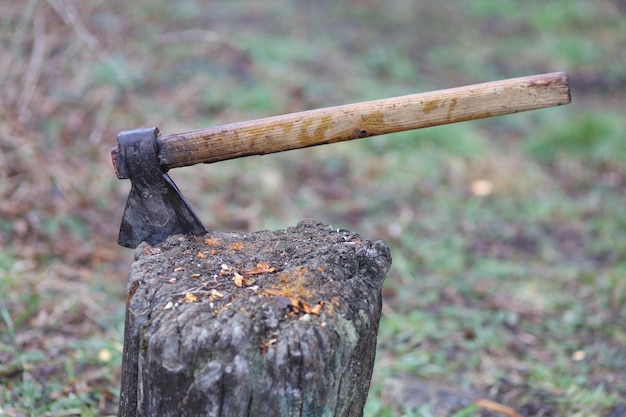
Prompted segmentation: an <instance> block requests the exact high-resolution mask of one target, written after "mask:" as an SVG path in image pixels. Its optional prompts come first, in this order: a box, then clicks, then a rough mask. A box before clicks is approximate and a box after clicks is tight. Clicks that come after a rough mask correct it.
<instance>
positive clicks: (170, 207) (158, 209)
mask: <svg viewBox="0 0 626 417" xmlns="http://www.w3.org/2000/svg"><path fill="white" fill-rule="evenodd" d="M158 135H159V130H158V128H156V127H152V128H147V129H137V130H130V131H125V132H121V133H120V134H119V135H118V136H117V141H118V146H119V148H118V149H119V153H118V155H117V158H118V160H117V161H115V164H116V165H117V166H118V167H119V168H120V172H122V173H123V174H122V175H123V176H122V178H130V181H131V190H130V194H129V195H128V200H127V201H126V208H125V209H124V215H123V217H122V224H121V226H120V233H119V238H118V243H119V244H120V245H121V246H124V247H127V248H136V247H137V246H138V245H139V244H140V243H141V242H144V241H145V242H147V243H149V244H151V245H154V244H157V243H160V242H163V241H164V240H165V239H167V238H168V237H169V236H172V235H176V234H194V235H202V234H205V233H207V229H206V228H205V227H204V225H203V224H202V222H201V221H200V220H199V219H198V216H197V215H196V214H195V213H194V211H193V209H192V208H191V206H190V205H189V203H188V202H187V201H186V200H185V198H184V197H183V196H182V194H181V193H180V190H179V189H178V187H177V186H176V184H174V181H172V179H171V178H170V176H169V175H168V174H167V173H166V172H164V171H163V169H162V168H161V166H160V164H159V158H158V155H157V143H156V138H157V137H158Z"/></svg>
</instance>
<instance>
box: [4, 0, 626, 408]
mask: <svg viewBox="0 0 626 417" xmlns="http://www.w3.org/2000/svg"><path fill="white" fill-rule="evenodd" d="M18 3H19V2H16V3H15V4H10V5H9V4H7V5H5V6H1V7H2V13H1V15H2V20H1V21H0V45H1V46H2V48H0V85H1V88H0V91H1V93H2V96H3V98H2V100H0V109H1V111H0V178H1V180H0V243H1V245H2V246H1V247H2V251H1V252H0V415H7V416H22V415H111V414H115V412H116V405H117V401H118V395H119V393H118V389H119V388H118V384H119V366H120V362H121V359H120V357H121V348H122V347H121V341H122V339H123V338H122V331H123V313H124V298H125V295H124V293H125V284H126V282H125V280H126V273H127V271H128V267H129V265H130V262H131V261H132V251H127V250H124V249H121V248H118V247H117V246H116V245H115V242H116V239H117V237H116V234H117V227H118V224H119V220H120V217H121V213H122V209H123V205H124V199H125V196H126V194H127V192H128V184H127V183H126V182H124V181H117V180H116V179H115V178H114V175H113V173H112V170H111V166H110V160H109V156H108V153H109V150H110V148H111V147H112V146H113V145H114V142H115V140H114V138H115V135H116V134H117V133H118V132H119V131H121V130H127V129H132V128H135V127H140V126H150V125H158V126H160V127H161V129H162V130H163V133H164V134H169V133H173V132H178V131H185V130H191V129H196V128H201V127H205V126H210V125H214V124H219V123H228V122H233V121H240V120H246V119H251V118H256V117H263V116H269V115H273V114H279V113H284V112H291V111H297V110H303V109H309V108H316V107H323V106H328V105H334V104H342V103H348V102H355V101H359V100H367V99H375V98H383V97H388V96H393V95H401V94H408V93H413V92H419V91H426V90H430V89H436V88H446V87H453V86H458V85H463V84H469V83H474V82H483V81H490V80H495V79H498V78H508V77H515V76H521V75H529V74H532V73H541V72H549V71H556V70H567V71H568V72H569V73H570V77H571V83H572V84H571V86H572V96H573V102H572V104H571V105H569V106H565V107H560V108H555V109H545V110H540V111H536V112H529V113H523V114H517V115H511V116H504V117H499V118H495V119H488V120H484V121H477V122H467V123H463V124H458V125H450V126H443V127H437V128H431V129H425V130H421V131H414V132H406V133H402V134H397V135H393V136H388V137H377V138H371V139H367V140H365V141H360V142H353V143H352V142H351V143H341V144H337V145H332V146H327V147H319V148H314V149H306V150H301V151H298V152H293V153H292V152H289V153H285V154H277V155H269V156H265V157H262V158H245V159H241V160H233V161H225V162H222V163H219V165H212V166H211V165H209V166H194V167H190V168H181V169H179V170H175V171H174V172H173V173H172V176H173V177H174V179H175V180H176V182H177V184H178V185H179V187H180V188H181V189H182V191H183V193H184V194H185V195H186V196H187V197H188V198H189V199H190V200H191V201H192V204H193V206H194V207H196V208H197V209H198V210H199V211H200V216H201V218H202V219H203V220H204V222H205V223H206V224H207V225H209V226H210V227H216V228H220V229H224V230H231V229H236V230H246V231H252V230H259V229H266V228H282V227H287V226H291V225H294V224H295V223H297V221H299V220H300V219H302V218H306V217H315V218H318V219H320V220H322V221H324V222H326V223H329V224H333V225H335V226H338V227H346V228H349V229H352V230H354V231H357V232H359V233H361V234H362V235H363V236H365V237H367V238H371V239H383V240H385V241H386V242H387V243H388V244H389V245H390V246H391V248H392V255H393V259H394V264H393V267H392V270H391V272H390V274H389V277H388V279H387V281H386V286H385V290H384V291H385V292H384V299H385V306H384V314H383V318H382V322H381V327H380V332H379V348H378V355H377V364H376V368H375V372H374V378H373V381H372V387H371V392H370V397H369V401H368V404H367V407H366V415H368V416H373V417H378V416H380V417H382V416H390V415H406V416H430V415H454V416H458V417H460V416H487V415H495V414H497V413H496V411H495V410H494V409H493V408H491V409H490V408H489V404H493V403H495V404H500V405H503V406H507V407H510V408H511V409H513V410H515V411H516V412H517V413H519V414H521V415H548V416H560V415H574V416H594V415H608V414H610V413H611V411H613V410H618V409H620V407H622V408H623V407H625V404H626V385H625V383H624V380H623V369H625V367H626V353H625V352H626V327H624V323H626V308H625V306H626V284H625V283H626V280H624V276H625V274H626V256H625V255H624V254H625V253H626V245H625V244H624V243H623V242H624V239H623V236H624V233H625V232H626V214H625V212H624V209H623V202H624V198H625V194H624V189H625V188H624V187H625V185H626V146H624V134H623V132H624V131H626V129H625V128H626V123H625V122H624V120H623V116H622V114H621V113H622V112H620V111H619V110H620V109H621V108H623V107H624V99H623V97H621V96H620V94H619V93H618V92H619V91H621V89H623V86H624V83H625V82H626V73H625V72H624V67H625V65H624V64H625V62H624V55H623V50H624V46H625V45H624V44H625V42H626V38H625V37H624V33H626V31H625V30H624V29H625V28H624V25H625V24H626V23H625V21H624V19H622V18H621V16H622V14H623V9H620V7H622V6H621V5H620V4H619V2H603V3H599V4H594V6H593V8H591V7H590V6H589V4H588V2H586V1H582V0H581V1H568V2H565V1H561V0H559V1H552V2H546V3H545V4H541V5H534V4H533V5H532V7H531V6H530V5H525V4H522V3H520V2H510V1H503V2H497V3H495V2H489V1H484V0H470V1H464V2H449V3H445V4H442V3H441V2H435V1H423V2H410V1H406V0H394V1H390V2H387V3H385V5H384V6H383V5H382V4H381V5H378V4H375V3H372V2H367V1H360V0H356V1H350V2H348V1H346V2H339V3H332V4H331V3H329V4H315V5H312V4H309V3H306V2H299V1H295V0H294V1H290V2H287V3H284V2H278V1H267V2H263V3H254V2H245V7H243V5H244V3H241V2H231V3H228V4H220V5H219V6H215V5H213V6H210V7H209V6H206V5H201V4H200V3H199V2H196V1H191V0H185V1H182V2H177V3H176V4H175V5H174V4H169V3H167V2H153V1H145V0H142V1H139V2H135V3H133V6H132V7H129V6H127V5H125V3H123V2H119V1H115V2H102V1H98V0H93V1H89V2H82V3H80V4H76V5H72V3H70V2H61V1H58V0H56V1H53V0H49V1H46V2H36V1H31V2H26V4H25V5H22V4H18ZM73 16H75V17H73ZM76 17H77V18H76ZM480 400H485V401H486V400H488V401H491V403H489V402H485V401H482V402H481V401H480Z"/></svg>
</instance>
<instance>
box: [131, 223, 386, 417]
mask: <svg viewBox="0 0 626 417" xmlns="http://www.w3.org/2000/svg"><path fill="white" fill-rule="evenodd" d="M390 265H391V256H390V253H389V248H388V247H387V246H386V245H385V244H384V243H383V242H381V241H376V242H371V241H368V240H364V239H363V238H361V237H360V236H359V235H357V234H355V233H351V232H349V231H346V230H336V229H332V228H330V227H329V226H326V225H324V224H321V223H319V222H316V221H312V220H309V221H303V222H300V223H299V224H298V225H297V226H296V227H293V228H289V229H287V230H279V231H260V232H256V233H252V234H249V235H246V234H241V233H221V232H210V233H209V234H207V235H205V236H200V237H182V236H174V237H171V238H169V239H168V240H167V241H166V242H164V243H163V244H161V245H158V246H149V245H146V244H142V245H141V246H139V247H138V248H137V252H136V256H135V262H134V263H133V265H132V267H131V270H130V276H129V287H128V305H127V312H126V330H125V340H124V356H123V366H122V389H121V400H120V409H119V415H120V416H149V415H150V416H153V415H159V416H197V415H207V416H229V417H230V416H361V415H362V413H363V407H364V405H365V401H366V399H367V393H368V389H369V383H370V378H371V373H372V368H373V363H374V356H375V351H376V336H377V332H378V323H379V320H380V313H381V288H382V285H383V280H384V278H385V275H386V273H387V271H388V269H389V267H390Z"/></svg>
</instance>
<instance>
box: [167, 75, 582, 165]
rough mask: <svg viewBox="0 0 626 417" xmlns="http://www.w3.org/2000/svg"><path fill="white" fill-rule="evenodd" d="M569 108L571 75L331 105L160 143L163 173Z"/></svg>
mask: <svg viewBox="0 0 626 417" xmlns="http://www.w3.org/2000/svg"><path fill="white" fill-rule="evenodd" d="M569 102H570V91H569V80H568V77H567V74H566V73H565V72H554V73H549V74H541V75H532V76H527V77H520V78H512V79H507V80H500V81H493V82H488V83H483V84H476V85H469V86H465V87H458V88H451V89H446V90H438V91H431V92H426V93H420V94H412V95H407V96H401V97H394V98H387V99H383V100H374V101H367V102H362V103H355V104H347V105H343V106H335V107H327V108H322V109H317V110H309V111H303V112H299V113H292V114H286V115H282V116H276V117H268V118H264V119H258V120H251V121H247V122H241V123H233V124H229V125H224V126H218V127H212V128H208V129H201V130H196V131H192V132H187V133H179V134H175V135H169V136H163V137H159V138H157V148H158V152H159V160H160V163H161V167H162V168H164V169H165V170H168V169H170V168H176V167H182V166H189V165H194V164H198V163H210V162H217V161H223V160H227V159H232V158H239V157H242V156H248V155H262V154H269V153H274V152H281V151H286V150H291V149H298V148H305V147H309V146H315V145H321V144H327V143H334V142H341V141H346V140H352V139H359V138H364V137H368V136H375V135H382V134H386V133H393V132H400V131H404V130H411V129H419V128H423V127H429V126H437V125H443V124H448V123H456V122H462V121H466V120H474V119H482V118H485V117H491V116H499V115H504V114H510V113H517V112H521V111H527V110H534V109H540V108H544V107H551V106H557V105H561V104H567V103H569Z"/></svg>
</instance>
